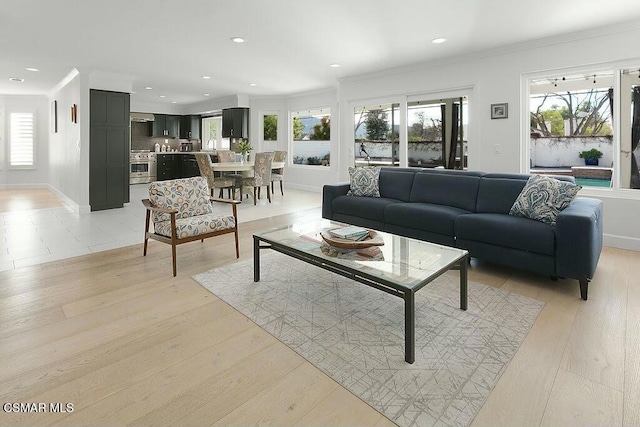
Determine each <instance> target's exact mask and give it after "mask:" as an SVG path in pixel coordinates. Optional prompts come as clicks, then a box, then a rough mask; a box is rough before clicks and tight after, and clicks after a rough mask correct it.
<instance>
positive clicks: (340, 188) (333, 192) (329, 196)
mask: <svg viewBox="0 0 640 427" xmlns="http://www.w3.org/2000/svg"><path fill="white" fill-rule="evenodd" d="M349 188H351V184H350V183H348V182H340V183H337V184H326V185H324V186H323V187H322V218H327V219H333V207H332V201H333V199H335V198H336V197H338V196H346V195H347V192H348V191H349Z"/></svg>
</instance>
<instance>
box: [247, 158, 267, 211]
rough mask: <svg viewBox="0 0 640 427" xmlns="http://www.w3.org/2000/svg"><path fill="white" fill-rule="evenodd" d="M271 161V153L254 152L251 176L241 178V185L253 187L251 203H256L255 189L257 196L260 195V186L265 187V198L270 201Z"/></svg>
mask: <svg viewBox="0 0 640 427" xmlns="http://www.w3.org/2000/svg"><path fill="white" fill-rule="evenodd" d="M272 163H273V153H256V157H255V161H254V165H253V176H252V177H251V178H243V179H242V186H243V187H245V186H246V187H253V204H254V205H255V204H256V203H257V198H256V190H258V197H260V193H259V191H260V188H262V187H267V199H269V203H271V191H270V190H271V189H270V187H269V186H270V184H271V164H272Z"/></svg>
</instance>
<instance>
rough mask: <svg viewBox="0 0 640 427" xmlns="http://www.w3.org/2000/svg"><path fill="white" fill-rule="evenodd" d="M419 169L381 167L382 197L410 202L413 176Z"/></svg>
mask: <svg viewBox="0 0 640 427" xmlns="http://www.w3.org/2000/svg"><path fill="white" fill-rule="evenodd" d="M419 171H420V169H418V168H381V169H380V181H379V184H380V197H385V198H387V199H398V200H402V201H403V202H408V201H409V200H410V199H411V188H412V187H413V178H414V177H415V175H416V173H417V172H419Z"/></svg>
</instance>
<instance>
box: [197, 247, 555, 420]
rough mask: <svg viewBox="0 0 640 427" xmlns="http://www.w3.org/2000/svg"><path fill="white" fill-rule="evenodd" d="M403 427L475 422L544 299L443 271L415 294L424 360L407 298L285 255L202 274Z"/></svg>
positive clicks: (205, 281)
mask: <svg viewBox="0 0 640 427" xmlns="http://www.w3.org/2000/svg"><path fill="white" fill-rule="evenodd" d="M194 279H195V280H196V281H198V282H199V283H200V284H201V285H202V286H204V287H205V288H207V289H208V290H210V291H211V292H212V293H214V294H215V295H217V296H218V297H219V298H221V299H222V300H224V301H226V302H227V303H228V304H230V305H231V306H233V307H234V308H235V309H237V310H238V311H240V312H241V313H243V314H244V315H245V316H247V317H248V318H250V319H251V320H253V321H254V322H255V323H256V324H258V325H259V326H260V327H261V328H263V329H264V330H266V331H267V332H269V333H271V334H272V335H273V336H275V337H276V338H278V339H279V340H280V341H282V342H283V343H284V344H286V345H287V346H289V347H290V348H291V349H293V350H294V351H296V352H297V353H298V354H300V355H301V356H302V357H304V358H305V359H306V360H308V361H309V362H311V363H312V364H313V365H315V366H317V367H318V368H319V369H321V370H322V371H324V372H325V373H327V374H328V375H329V376H330V377H332V378H333V379H335V380H336V381H337V382H339V383H340V384H342V385H343V386H344V387H345V388H347V389H348V390H350V391H351V392H352V393H354V394H355V395H357V396H358V397H360V398H361V399H362V400H364V401H365V402H367V403H368V404H370V405H371V406H372V407H374V408H376V409H377V410H378V411H380V412H381V413H383V414H384V415H385V416H387V417H388V418H389V419H391V420H393V421H394V422H395V423H397V424H398V425H401V426H431V425H443V426H444V425H446V426H461V425H468V424H470V423H471V421H472V420H473V418H474V416H475V414H476V413H477V412H478V410H479V409H480V408H481V406H482V404H483V403H484V401H485V400H486V398H487V397H488V395H489V393H490V392H491V390H492V389H493V387H494V386H495V385H496V383H497V382H498V379H499V378H500V376H501V375H502V373H503V372H504V370H505V369H506V367H507V364H508V363H509V361H510V360H511V359H512V358H513V355H514V354H515V353H516V351H517V350H518V348H519V347H520V344H521V343H522V341H523V340H524V338H525V336H526V335H527V333H528V332H529V330H530V329H531V326H532V325H533V323H534V321H535V319H536V318H537V316H538V314H539V313H540V311H541V310H542V308H543V306H544V303H542V302H540V301H537V300H533V299H530V298H527V297H523V296H520V295H516V294H513V293H510V292H506V291H502V290H500V289H496V288H492V287H489V286H485V285H482V284H479V283H474V282H469V309H468V310H467V311H466V312H465V311H462V310H460V309H459V279H458V277H457V274H455V275H451V276H449V275H443V276H441V277H439V278H438V279H436V280H435V281H434V282H433V283H431V284H430V285H427V286H426V287H424V288H423V289H421V290H420V291H419V292H417V293H416V361H415V363H414V364H408V363H406V362H405V361H404V302H403V300H402V299H400V298H398V297H394V296H391V295H388V294H386V293H384V292H382V291H379V290H377V289H373V288H370V287H368V286H365V285H362V284H360V283H358V282H355V281H352V280H350V279H346V278H344V277H341V276H338V275H336V274H333V273H330V272H327V271H325V270H322V269H320V268H318V267H314V266H311V265H308V264H306V263H304V262H302V261H299V260H296V259H293V258H290V257H288V256H285V255H282V254H279V253H269V252H266V253H264V254H263V255H262V256H261V281H260V282H258V283H254V282H253V261H244V262H240V263H237V264H231V265H228V266H225V267H220V268H217V269H214V270H211V271H208V272H206V273H202V274H199V275H197V276H195V277H194Z"/></svg>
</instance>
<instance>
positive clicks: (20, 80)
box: [9, 77, 24, 83]
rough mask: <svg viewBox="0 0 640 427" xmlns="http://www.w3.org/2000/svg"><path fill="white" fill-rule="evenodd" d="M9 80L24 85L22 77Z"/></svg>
mask: <svg viewBox="0 0 640 427" xmlns="http://www.w3.org/2000/svg"><path fill="white" fill-rule="evenodd" d="M9 80H11V81H12V82H19V83H22V82H23V81H24V79H23V78H20V77H9Z"/></svg>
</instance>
